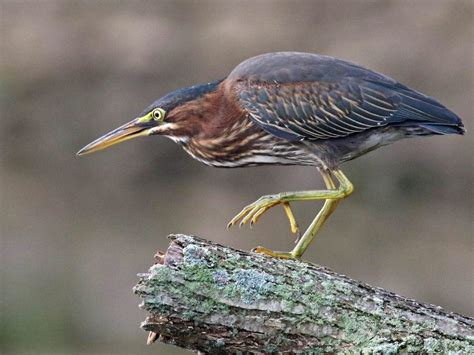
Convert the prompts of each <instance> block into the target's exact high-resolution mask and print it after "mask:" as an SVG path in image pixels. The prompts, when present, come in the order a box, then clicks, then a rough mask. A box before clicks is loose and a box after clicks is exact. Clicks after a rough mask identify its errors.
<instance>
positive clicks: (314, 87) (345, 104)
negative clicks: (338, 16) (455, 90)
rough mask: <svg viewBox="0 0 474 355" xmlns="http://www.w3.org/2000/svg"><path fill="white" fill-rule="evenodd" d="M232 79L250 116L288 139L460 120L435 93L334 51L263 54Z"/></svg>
mask: <svg viewBox="0 0 474 355" xmlns="http://www.w3.org/2000/svg"><path fill="white" fill-rule="evenodd" d="M229 79H231V82H232V88H233V90H234V93H235V94H236V95H237V97H238V100H239V102H240V104H241V107H242V108H243V109H244V110H245V111H246V112H247V113H248V114H249V116H250V117H251V119H252V120H253V121H254V122H255V123H257V124H258V125H259V126H260V127H261V128H263V129H264V130H266V131H267V132H269V133H271V134H273V135H275V136H278V137H280V138H285V139H289V140H305V139H331V138H340V137H346V136H348V135H351V134H354V133H359V132H362V131H365V130H368V129H372V128H375V127H383V126H387V125H417V126H420V125H426V127H427V128H428V129H430V130H434V131H435V130H436V127H438V125H439V127H440V126H443V129H446V128H445V127H446V125H448V126H449V125H452V126H453V129H454V128H455V127H456V126H457V125H459V123H460V119H459V118H458V117H457V116H456V115H455V114H454V113H452V112H451V111H449V110H448V109H446V108H445V107H444V106H442V105H441V104H439V103H438V102H436V101H435V100H434V99H432V98H430V97H428V96H425V95H423V94H421V93H418V92H416V91H414V90H411V89H409V88H408V87H406V86H404V85H402V84H400V83H398V82H396V81H395V80H393V79H391V78H389V77H386V76H384V75H381V74H378V73H375V72H373V71H370V70H368V69H365V68H362V67H359V66H357V65H355V64H352V63H348V62H345V61H341V60H338V59H335V58H331V57H324V56H317V55H308V54H299V53H277V54H272V55H263V56H259V57H255V58H252V59H250V60H248V61H246V62H243V63H242V64H240V65H239V66H238V67H237V68H236V69H234V71H233V72H232V73H231V74H230V76H229ZM435 133H436V131H435ZM440 133H441V132H440Z"/></svg>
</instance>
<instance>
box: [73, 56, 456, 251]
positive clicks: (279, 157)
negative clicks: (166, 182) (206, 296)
mask: <svg viewBox="0 0 474 355" xmlns="http://www.w3.org/2000/svg"><path fill="white" fill-rule="evenodd" d="M463 133H464V128H463V123H462V121H461V119H460V118H459V117H458V116H456V114H454V113H453V112H451V111H450V110H448V109H447V108H446V107H444V106H443V105H441V104H440V103H438V102H437V101H436V100H434V99H433V98H431V97H428V96H426V95H423V94H421V93H419V92H417V91H415V90H412V89H410V88H408V87H407V86H405V85H403V84H401V83H399V82H397V81H395V80H393V79H391V78H389V77H387V76H385V75H382V74H379V73H376V72H373V71H371V70H368V69H365V68H363V67H361V66H358V65H356V64H353V63H350V62H347V61H343V60H340V59H336V58H332V57H328V56H322V55H317V54H310V53H296V52H280V53H268V54H263V55H260V56H257V57H253V58H250V59H247V60H246V61H244V62H242V63H241V64H239V65H238V66H237V67H236V68H235V69H234V70H233V71H232V72H231V73H230V74H229V75H228V76H227V77H226V78H224V79H222V80H217V81H213V82H210V83H207V84H202V85H196V86H191V87H187V88H183V89H178V90H176V91H173V92H171V93H169V94H167V95H166V96H164V97H162V98H161V99H159V100H157V101H155V102H153V103H152V104H151V105H150V106H148V107H147V108H146V109H145V110H144V111H143V112H142V113H141V114H140V115H139V117H138V118H136V119H134V120H133V121H131V122H129V123H126V124H125V125H123V126H120V127H119V128H117V129H115V130H113V131H112V132H110V133H108V134H106V135H104V136H102V137H100V138H99V139H97V140H95V141H94V142H92V143H90V144H89V145H87V146H86V147H84V148H82V149H81V150H80V151H79V152H78V155H82V154H87V153H91V152H94V151H97V150H100V149H103V148H106V147H109V146H111V145H114V144H116V143H119V142H123V141H126V140H129V139H132V138H136V137H141V136H151V135H160V136H166V137H168V138H171V139H172V140H173V141H175V142H177V143H178V144H180V145H181V146H182V147H183V148H184V150H185V151H186V152H187V153H189V154H190V155H191V156H192V157H193V158H195V159H197V160H199V161H201V162H203V163H204V164H207V165H212V166H215V167H224V168H236V167H246V166H256V165H267V164H273V165H305V166H314V167H316V168H317V169H318V170H319V172H320V173H321V175H322V177H323V180H324V183H325V185H326V189H325V190H315V191H297V192H282V193H279V194H275V195H267V196H263V197H261V198H259V199H258V200H257V201H255V202H253V203H251V204H249V205H248V206H246V207H245V208H244V209H243V210H242V211H241V212H240V213H239V214H237V215H236V216H235V217H234V218H233V219H232V220H231V221H230V222H229V224H228V227H230V226H233V225H235V224H237V223H239V221H240V226H242V225H244V224H246V223H250V225H253V224H254V223H256V222H257V220H258V219H259V217H260V216H262V214H264V213H265V212H266V211H267V210H268V209H270V208H272V207H274V206H276V205H282V206H283V208H284V211H285V213H286V215H287V217H288V220H289V223H290V228H291V231H292V232H293V233H295V234H297V235H298V237H297V240H296V246H295V247H294V249H293V250H292V251H290V252H274V251H271V250H269V249H266V248H263V247H257V248H255V249H254V250H255V251H257V252H260V253H264V254H267V255H271V256H275V257H280V258H300V257H301V256H302V255H303V253H304V251H305V250H306V248H307V247H308V245H309V244H310V243H311V241H312V239H313V238H314V236H315V234H316V232H317V231H318V230H319V229H320V228H321V226H322V225H323V223H324V222H325V221H326V220H327V218H328V217H329V215H330V214H331V213H332V212H333V211H334V210H335V208H336V206H337V204H338V203H339V201H341V199H344V198H345V197H347V196H349V195H350V194H351V193H352V191H353V186H352V184H351V182H350V181H349V179H348V178H347V177H346V176H345V175H344V174H343V173H342V171H341V170H340V169H339V166H340V165H341V163H343V162H346V161H348V160H351V159H354V158H357V157H359V156H361V155H362V154H365V153H367V152H369V151H371V150H374V149H376V148H378V147H381V146H384V145H387V144H389V143H392V142H394V141H397V140H399V139H402V138H408V137H416V136H430V135H443V134H463ZM308 200H324V205H323V207H322V208H321V210H320V211H319V213H318V214H317V215H316V217H315V218H314V219H313V221H312V222H311V224H310V225H309V227H308V228H307V229H306V231H305V232H304V233H303V235H302V236H300V235H299V229H298V225H297V223H296V220H295V218H294V215H293V213H292V210H291V208H290V202H295V201H308Z"/></svg>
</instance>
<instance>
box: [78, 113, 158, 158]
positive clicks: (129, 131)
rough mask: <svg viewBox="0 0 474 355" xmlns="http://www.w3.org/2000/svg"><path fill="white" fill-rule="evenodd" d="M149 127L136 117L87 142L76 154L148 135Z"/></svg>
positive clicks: (90, 151) (94, 150)
mask: <svg viewBox="0 0 474 355" xmlns="http://www.w3.org/2000/svg"><path fill="white" fill-rule="evenodd" d="M150 128H151V127H150V126H144V125H143V123H141V122H140V121H139V119H138V118H137V119H135V120H133V121H131V122H129V123H126V124H124V125H123V126H120V127H119V128H116V129H114V130H113V131H112V132H109V133H107V134H105V135H103V136H102V137H100V138H97V139H96V140H95V141H93V142H92V143H89V144H88V145H86V146H85V147H84V148H82V149H81V150H80V151H78V152H77V155H85V154H89V153H93V152H96V151H98V150H101V149H105V148H108V147H110V146H112V145H114V144H117V143H122V142H125V141H128V140H129V139H132V138H136V137H143V136H148V135H149V131H150Z"/></svg>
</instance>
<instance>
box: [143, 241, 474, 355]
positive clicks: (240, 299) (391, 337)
mask: <svg viewBox="0 0 474 355" xmlns="http://www.w3.org/2000/svg"><path fill="white" fill-rule="evenodd" d="M170 239H171V244H170V246H169V248H168V250H167V251H166V253H160V255H158V256H157V259H158V262H157V263H156V264H155V265H153V266H152V267H151V268H150V269H149V272H147V273H143V274H139V282H138V284H137V285H136V286H135V287H134V292H135V293H136V294H137V295H139V296H140V297H141V298H142V299H143V302H142V303H141V308H143V309H145V310H146V311H147V312H148V317H147V318H146V320H145V321H144V322H143V323H142V325H141V326H142V328H143V329H144V330H148V331H150V332H151V333H150V337H149V342H153V341H154V340H155V339H158V340H159V341H162V342H164V343H168V344H174V345H177V346H180V347H183V348H186V349H189V350H193V351H199V352H203V353H210V354H220V353H222V354H224V353H236V352H247V353H248V352H251V353H275V352H288V353H328V352H331V353H338V352H345V353H354V352H357V353H359V352H364V353H373V352H377V353H384V354H385V353H399V352H417V353H419V352H421V353H439V352H441V353H448V352H450V353H462V354H467V353H474V319H473V318H469V317H466V316H462V315H459V314H455V313H450V312H447V311H445V310H443V309H442V308H441V307H437V306H433V305H429V304H423V303H419V302H416V301H414V300H410V299H407V298H404V297H401V296H399V295H396V294H394V293H391V292H388V291H386V290H383V289H381V288H377V287H372V286H369V285H366V284H363V283H361V282H359V281H356V280H352V279H350V278H348V277H346V276H343V275H339V274H336V273H334V272H332V271H330V270H328V269H326V268H324V267H321V266H318V265H314V264H310V263H307V262H303V261H294V260H279V259H274V258H270V257H266V256H262V255H258V254H255V253H252V252H246V251H241V250H235V249H231V248H228V247H225V246H222V245H218V244H214V243H211V242H208V241H205V240H203V239H200V238H197V237H193V236H186V235H172V236H170Z"/></svg>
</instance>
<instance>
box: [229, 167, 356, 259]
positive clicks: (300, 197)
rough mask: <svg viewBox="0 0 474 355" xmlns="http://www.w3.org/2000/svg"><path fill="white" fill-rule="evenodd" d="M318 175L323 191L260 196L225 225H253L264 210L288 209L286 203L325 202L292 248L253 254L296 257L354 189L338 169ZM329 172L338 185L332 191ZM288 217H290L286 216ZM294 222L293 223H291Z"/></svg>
mask: <svg viewBox="0 0 474 355" xmlns="http://www.w3.org/2000/svg"><path fill="white" fill-rule="evenodd" d="M320 172H321V175H322V176H323V179H324V182H325V184H326V187H327V190H318V191H300V192H284V193H280V194H276V195H268V196H263V197H261V198H260V199H258V200H257V201H255V202H254V203H252V204H250V205H248V206H246V207H245V208H244V209H243V210H242V211H241V212H240V213H239V214H238V215H237V216H235V217H234V218H233V219H232V220H231V221H230V222H229V224H228V227H230V226H233V225H234V224H235V223H237V222H238V221H239V220H241V222H240V225H243V224H245V223H247V222H248V221H251V224H253V223H255V222H256V221H257V220H258V218H259V217H260V216H261V215H262V214H263V213H265V212H266V211H267V210H268V209H270V208H271V207H273V206H276V205H278V204H283V206H284V208H285V211H287V209H288V208H289V206H286V207H285V205H286V204H287V203H289V202H290V201H307V200H320V199H325V200H326V201H325V202H324V205H323V207H322V209H321V210H320V211H319V213H318V214H317V216H316V217H315V218H314V220H313V221H312V222H311V224H310V226H309V227H308V229H307V230H306V232H305V233H304V234H303V236H302V237H301V238H300V239H299V240H298V242H297V244H296V246H295V248H294V249H293V250H292V251H291V252H287V253H284V252H273V251H271V250H268V249H266V248H262V247H257V248H256V249H254V251H256V252H259V253H264V254H267V255H271V256H275V257H280V258H300V257H301V256H302V255H303V253H304V251H305V250H306V248H307V247H308V245H309V244H310V243H311V241H312V240H313V238H314V236H315V234H316V232H317V231H318V230H319V229H320V228H321V226H322V225H323V223H324V222H325V221H326V220H327V218H328V217H329V216H330V215H331V213H332V212H334V210H335V209H336V207H337V204H338V202H339V200H340V199H342V198H345V197H347V196H349V195H350V194H351V193H352V191H353V190H354V187H353V185H352V183H351V182H350V181H349V179H348V178H347V177H346V176H345V175H344V174H343V173H342V171H340V170H334V171H332V172H329V171H324V170H321V171H320ZM331 173H332V174H333V175H334V176H335V177H336V179H337V180H338V182H339V187H338V188H336V185H335V184H334V182H333V180H332V178H331ZM289 211H290V213H291V214H290V215H288V213H287V216H288V219H289V220H290V225H291V223H292V222H291V217H292V218H293V220H294V216H293V213H292V212H291V209H289ZM290 216H291V217H290ZM295 222H296V221H295Z"/></svg>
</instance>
